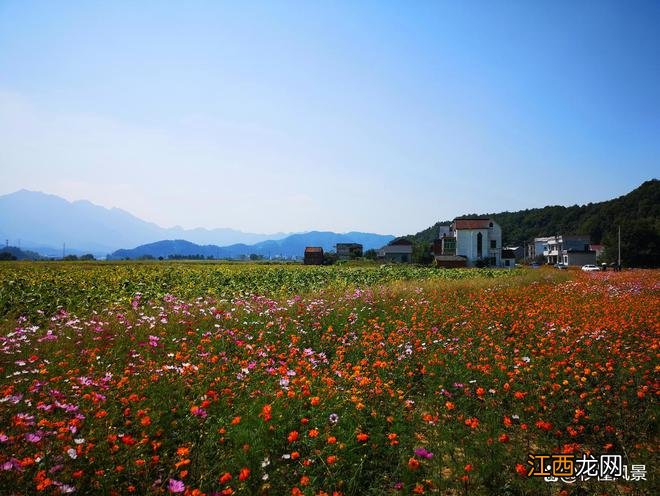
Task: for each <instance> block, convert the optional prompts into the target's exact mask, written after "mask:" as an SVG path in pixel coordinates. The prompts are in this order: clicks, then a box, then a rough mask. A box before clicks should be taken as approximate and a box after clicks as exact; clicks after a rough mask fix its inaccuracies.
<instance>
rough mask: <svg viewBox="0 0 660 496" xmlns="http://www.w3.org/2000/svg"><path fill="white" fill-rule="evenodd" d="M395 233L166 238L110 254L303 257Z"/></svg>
mask: <svg viewBox="0 0 660 496" xmlns="http://www.w3.org/2000/svg"><path fill="white" fill-rule="evenodd" d="M393 239H394V236H388V235H382V234H372V233H363V232H349V233H345V234H337V233H333V232H325V231H312V232H308V233H304V234H292V235H290V236H287V237H286V238H284V239H280V240H268V241H262V242H260V243H256V244H253V245H246V244H243V243H239V244H233V245H229V246H216V245H198V244H195V243H191V242H190V241H185V240H182V239H177V240H163V241H158V242H156V243H149V244H145V245H141V246H138V247H136V248H133V249H123V250H117V251H115V252H114V253H112V254H111V255H110V256H109V258H111V259H114V260H121V259H125V258H130V259H135V258H140V257H145V256H149V257H154V258H158V257H163V258H167V257H169V256H173V255H176V256H186V257H188V256H196V255H201V256H203V257H205V258H209V257H213V258H240V257H242V256H249V255H251V254H255V255H259V256H262V257H265V258H271V257H272V258H275V257H283V258H291V257H302V256H303V253H304V251H305V247H306V246H321V247H323V249H324V250H326V251H334V250H335V245H336V244H337V243H361V244H362V245H363V247H364V249H365V250H369V249H371V248H380V247H381V246H383V245H386V244H387V243H389V242H390V241H391V240H393Z"/></svg>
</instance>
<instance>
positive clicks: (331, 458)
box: [325, 455, 337, 465]
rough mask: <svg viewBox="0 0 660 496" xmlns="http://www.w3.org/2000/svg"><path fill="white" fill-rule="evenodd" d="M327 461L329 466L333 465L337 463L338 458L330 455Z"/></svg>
mask: <svg viewBox="0 0 660 496" xmlns="http://www.w3.org/2000/svg"><path fill="white" fill-rule="evenodd" d="M325 461H326V463H327V464H328V465H332V464H333V463H335V462H336V461H337V457H336V456H335V455H330V456H328V457H327V458H326V459H325Z"/></svg>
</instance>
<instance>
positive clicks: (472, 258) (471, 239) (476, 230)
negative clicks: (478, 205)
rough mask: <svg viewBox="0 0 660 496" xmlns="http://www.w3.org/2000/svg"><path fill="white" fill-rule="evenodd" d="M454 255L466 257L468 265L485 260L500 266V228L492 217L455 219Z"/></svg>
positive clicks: (492, 264)
mask: <svg viewBox="0 0 660 496" xmlns="http://www.w3.org/2000/svg"><path fill="white" fill-rule="evenodd" d="M452 227H453V231H454V233H455V236H456V255H460V256H463V257H465V258H466V260H467V265H468V266H474V265H476V264H477V262H481V261H483V262H486V263H487V264H488V265H490V266H491V267H500V266H501V259H502V229H501V228H500V225H499V224H498V223H497V222H495V221H494V220H493V219H481V218H476V219H455V220H454V223H453V224H452Z"/></svg>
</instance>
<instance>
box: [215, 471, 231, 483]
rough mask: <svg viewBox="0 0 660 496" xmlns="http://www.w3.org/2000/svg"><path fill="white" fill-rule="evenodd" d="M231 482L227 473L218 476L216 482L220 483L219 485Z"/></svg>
mask: <svg viewBox="0 0 660 496" xmlns="http://www.w3.org/2000/svg"><path fill="white" fill-rule="evenodd" d="M230 480H231V474H230V473H229V472H225V473H224V474H222V475H221V476H220V478H219V479H218V481H220V484H227V482H229V481H230Z"/></svg>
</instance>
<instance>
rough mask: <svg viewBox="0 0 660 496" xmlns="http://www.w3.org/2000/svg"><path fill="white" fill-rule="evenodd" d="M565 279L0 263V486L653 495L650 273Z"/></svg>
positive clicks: (18, 489) (653, 287) (658, 277)
mask: <svg viewBox="0 0 660 496" xmlns="http://www.w3.org/2000/svg"><path fill="white" fill-rule="evenodd" d="M567 272H568V271H552V270H548V271H546V270H536V271H533V270H518V271H480V270H476V271H468V270H433V269H427V268H421V267H420V268H415V267H384V268H380V267H301V266H277V265H274V266H269V265H249V264H246V265H221V264H190V263H179V264H174V263H162V264H158V263H151V264H149V263H147V264H137V263H131V264H114V265H113V264H105V263H96V264H93V263H90V264H76V263H72V264H20V263H13V264H3V265H0V309H1V317H0V318H1V319H2V321H1V322H2V324H0V377H1V379H0V493H3V494H35V493H42V494H63V493H74V494H92V493H93V494H131V493H133V494H170V493H181V494H188V495H201V494H206V495H211V494H225V495H230V494H270V495H283V494H287V495H288V494H309V495H312V494H313V495H322V494H333V493H335V494H345V495H349V494H355V495H358V494H359V495H362V494H374V495H375V494H450V495H458V494H466V495H467V494H475V495H488V494H506V495H523V494H524V495H536V494H562V495H568V494H576V495H577V494H580V495H583V494H612V495H614V494H649V495H650V494H656V491H655V488H656V481H657V468H656V464H655V461H656V460H657V447H658V438H657V397H658V390H659V385H660V384H659V380H658V371H659V370H660V367H659V365H658V364H659V362H658V335H659V331H660V305H659V303H660V292H659V290H660V273H658V272H657V271H628V272H620V273H613V272H605V273H595V274H594V273H591V274H584V273H581V272H580V273H573V272H571V273H567ZM585 453H591V454H594V455H596V456H598V455H601V454H620V455H622V462H623V464H624V465H625V467H626V473H625V477H624V474H621V475H620V476H618V477H614V479H616V480H610V481H598V480H597V479H596V478H591V479H590V480H575V481H570V480H569V481H568V482H566V481H561V480H558V481H556V482H547V481H545V480H544V478H543V477H536V476H528V473H529V470H530V466H529V465H528V464H527V460H528V455H529V454H548V455H555V456H556V455H559V454H565V455H570V456H574V455H576V456H577V455H582V454H585ZM641 465H644V471H643V472H642V470H641V468H640V467H639V466H641ZM633 466H637V469H636V470H635V469H634V468H633ZM633 474H636V476H633ZM626 478H627V479H628V480H626ZM637 479H639V480H637ZM644 479H646V480H644Z"/></svg>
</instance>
